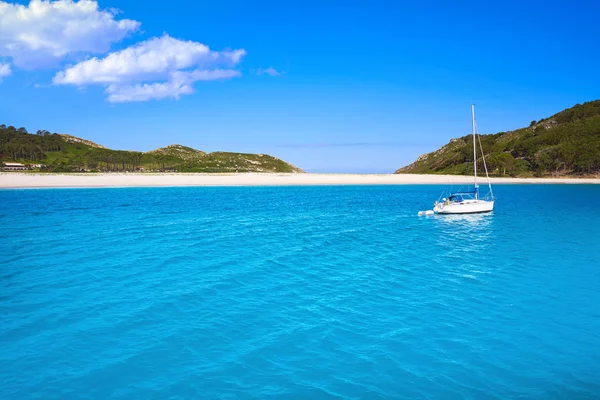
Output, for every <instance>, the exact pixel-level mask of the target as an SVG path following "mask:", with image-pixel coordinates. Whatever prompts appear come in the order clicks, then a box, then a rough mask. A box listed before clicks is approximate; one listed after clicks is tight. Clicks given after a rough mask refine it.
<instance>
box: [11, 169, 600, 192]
mask: <svg viewBox="0 0 600 400" xmlns="http://www.w3.org/2000/svg"><path fill="white" fill-rule="evenodd" d="M471 182H473V177H471V176H456V175H417V174H316V173H314V174H313V173H307V174H277V173H273V174H267V173H262V174H260V173H237V174H193V173H82V174H45V173H44V174H32V173H18V172H9V173H0V188H5V189H7V188H15V189H16V188H61V187H63V188H64V187H72V188H76V187H135V186H147V187H151V186H289V185H406V184H469V183H471ZM480 182H481V183H482V184H483V183H484V182H485V179H481V181H480ZM492 183H494V184H515V183H516V184H520V183H523V184H532V183H533V184H556V183H560V184H600V177H599V178H585V179H583V178H582V179H577V178H492Z"/></svg>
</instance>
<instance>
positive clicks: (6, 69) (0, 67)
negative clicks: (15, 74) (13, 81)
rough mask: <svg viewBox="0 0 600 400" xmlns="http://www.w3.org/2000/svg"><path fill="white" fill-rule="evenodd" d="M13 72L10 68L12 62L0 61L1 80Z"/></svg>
mask: <svg viewBox="0 0 600 400" xmlns="http://www.w3.org/2000/svg"><path fill="white" fill-rule="evenodd" d="M10 74H12V70H11V69H10V64H3V63H0V82H2V78H6V77H7V76H9V75H10Z"/></svg>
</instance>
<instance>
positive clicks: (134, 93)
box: [106, 69, 241, 103]
mask: <svg viewBox="0 0 600 400" xmlns="http://www.w3.org/2000/svg"><path fill="white" fill-rule="evenodd" d="M240 75H241V74H240V72H239V71H236V70H232V69H216V70H210V71H209V70H194V71H190V72H185V71H176V72H174V73H173V74H172V76H171V77H170V79H169V80H168V81H167V82H158V83H138V84H133V85H115V84H111V85H109V86H108V87H107V88H106V93H107V94H108V101H110V102H111V103H125V102H132V101H148V100H153V99H154V100H160V99H164V98H172V99H175V100H179V97H180V96H181V95H184V94H191V93H194V88H193V87H192V84H193V83H194V82H196V81H212V80H217V79H228V78H234V77H237V76H240Z"/></svg>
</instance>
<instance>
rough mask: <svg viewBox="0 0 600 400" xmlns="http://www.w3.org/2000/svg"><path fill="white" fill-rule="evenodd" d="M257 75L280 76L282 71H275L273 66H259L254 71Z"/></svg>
mask: <svg viewBox="0 0 600 400" xmlns="http://www.w3.org/2000/svg"><path fill="white" fill-rule="evenodd" d="M256 74H257V75H271V76H280V75H283V72H279V71H277V70H276V69H275V68H273V67H269V68H264V69H263V68H259V69H258V71H256Z"/></svg>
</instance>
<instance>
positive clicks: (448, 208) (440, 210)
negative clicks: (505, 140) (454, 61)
mask: <svg viewBox="0 0 600 400" xmlns="http://www.w3.org/2000/svg"><path fill="white" fill-rule="evenodd" d="M471 123H472V126H473V167H474V168H473V173H474V175H473V176H474V187H473V189H470V190H466V191H459V192H454V193H451V194H450V196H449V197H448V198H447V199H446V198H443V199H442V201H436V202H435V204H434V205H433V212H434V213H436V214H473V213H485V212H490V211H492V210H493V209H494V194H493V193H492V184H491V182H490V177H489V175H488V170H487V165H486V163H485V156H484V154H483V147H482V146H481V141H479V147H480V149H481V156H482V159H483V168H484V169H485V176H486V177H487V181H488V186H489V189H490V191H489V193H488V194H487V195H486V196H485V197H480V195H479V184H478V183H477V125H476V124H475V105H471Z"/></svg>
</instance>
